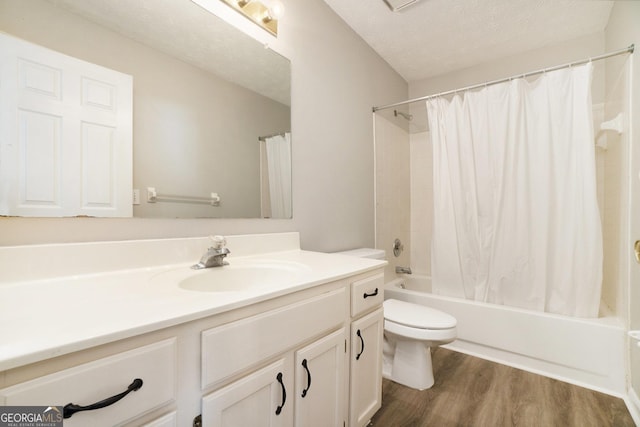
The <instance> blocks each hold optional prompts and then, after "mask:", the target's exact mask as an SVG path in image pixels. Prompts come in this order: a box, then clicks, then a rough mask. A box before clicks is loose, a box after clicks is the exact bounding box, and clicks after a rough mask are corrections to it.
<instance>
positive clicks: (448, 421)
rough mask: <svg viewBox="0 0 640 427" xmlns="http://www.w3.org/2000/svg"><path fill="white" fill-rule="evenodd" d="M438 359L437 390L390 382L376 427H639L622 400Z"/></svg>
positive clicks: (444, 354) (444, 353)
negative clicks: (417, 388)
mask: <svg viewBox="0 0 640 427" xmlns="http://www.w3.org/2000/svg"><path fill="white" fill-rule="evenodd" d="M432 356H433V371H434V376H435V385H434V386H433V387H432V388H431V389H429V390H423V391H417V390H413V389H410V388H408V387H404V386H401V385H399V384H396V383H394V382H391V381H388V380H384V382H383V384H382V408H381V409H380V410H379V411H378V412H377V413H376V415H375V416H374V417H373V419H372V420H371V425H373V426H377V427H417V426H438V427H449V426H465V427H467V426H478V427H500V426H535V427H556V426H558V427H571V426H575V427H589V426H594V427H607V426H615V427H619V426H620V427H623V426H634V425H635V424H634V422H633V419H632V418H631V415H630V414H629V411H628V410H627V408H626V406H625V404H624V402H623V401H622V399H618V398H615V397H612V396H609V395H606V394H603V393H598V392H596V391H592V390H588V389H585V388H582V387H578V386H574V385H571V384H568V383H565V382H562V381H557V380H553V379H551V378H547V377H543V376H540V375H536V374H532V373H529V372H526V371H522V370H520V369H515V368H512V367H509V366H505V365H501V364H498V363H493V362H489V361H487V360H484V359H479V358H477V357H472V356H468V355H465V354H462V353H458V352H454V351H451V350H447V349H445V348H441V347H440V348H436V349H434V350H433V353H432Z"/></svg>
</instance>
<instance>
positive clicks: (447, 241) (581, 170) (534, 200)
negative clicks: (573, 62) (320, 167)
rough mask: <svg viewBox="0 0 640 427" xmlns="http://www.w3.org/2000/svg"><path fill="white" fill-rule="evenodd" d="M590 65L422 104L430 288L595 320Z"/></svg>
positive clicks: (597, 232) (597, 234) (596, 220)
mask: <svg viewBox="0 0 640 427" xmlns="http://www.w3.org/2000/svg"><path fill="white" fill-rule="evenodd" d="M591 74H592V65H591V63H588V64H586V65H584V66H578V67H572V68H566V69H562V70H558V71H553V72H547V73H545V74H543V75H542V76H541V77H539V78H538V79H537V80H536V81H534V82H528V81H526V80H525V79H514V80H511V81H509V82H506V83H502V84H496V85H492V86H487V87H485V88H484V89H482V90H480V91H477V92H467V93H465V94H464V96H462V97H461V96H458V95H456V96H454V97H453V99H452V100H451V101H447V100H446V99H443V98H434V99H430V100H428V101H427V112H428V115H429V127H430V130H431V138H432V144H433V155H434V170H433V178H434V224H433V225H434V227H433V239H432V266H431V267H432V278H433V291H434V293H438V294H441V295H448V296H455V297H461V298H467V299H474V300H478V301H484V302H491V303H497V304H504V305H509V306H515V307H521V308H526V309H533V310H539V311H546V312H552V313H558V314H564V315H570V316H577V317H597V315H598V309H599V304H600V289H601V282H602V233H601V224H600V214H599V211H598V204H597V199H596V177H595V152H594V133H593V122H592V118H591V115H592V111H591V108H592V107H591Z"/></svg>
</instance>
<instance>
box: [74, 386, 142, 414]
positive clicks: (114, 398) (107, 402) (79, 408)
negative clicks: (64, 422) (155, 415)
mask: <svg viewBox="0 0 640 427" xmlns="http://www.w3.org/2000/svg"><path fill="white" fill-rule="evenodd" d="M141 387H142V380H141V379H140V378H136V379H135V380H133V382H132V383H131V384H130V385H129V387H127V389H126V390H125V391H123V392H122V393H120V394H116V395H115V396H111V397H108V398H106V399H104V400H101V401H99V402H96V403H93V404H91V405H87V406H80V405H76V404H75V403H67V404H66V405H64V408H63V411H62V416H63V418H71V416H72V415H73V414H75V413H76V412H81V411H91V410H94V409H100V408H105V407H107V406H109V405H113V404H114V403H116V402H117V401H118V400H120V399H122V398H123V397H125V396H126V395H127V394H129V393H131V392H132V391H138V390H139V389H140V388H141Z"/></svg>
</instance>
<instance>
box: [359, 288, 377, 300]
mask: <svg viewBox="0 0 640 427" xmlns="http://www.w3.org/2000/svg"><path fill="white" fill-rule="evenodd" d="M376 295H378V288H376V290H375V291H373V292H371V293H370V294H368V293H366V292H365V293H364V296H363V297H362V298H366V297H375V296H376Z"/></svg>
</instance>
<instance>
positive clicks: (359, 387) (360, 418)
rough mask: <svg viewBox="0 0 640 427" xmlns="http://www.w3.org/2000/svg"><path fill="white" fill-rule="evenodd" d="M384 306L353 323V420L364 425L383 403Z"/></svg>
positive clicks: (351, 408) (351, 418)
mask: <svg viewBox="0 0 640 427" xmlns="http://www.w3.org/2000/svg"><path fill="white" fill-rule="evenodd" d="M383 328H384V317H383V314H382V307H381V308H379V309H378V310H376V311H374V312H373V313H370V314H368V315H366V316H364V317H362V318H360V319H358V320H356V321H354V322H353V323H352V324H351V393H350V394H351V396H350V403H351V407H350V411H349V412H350V423H349V425H350V426H352V427H359V426H364V425H366V423H367V422H368V421H369V420H370V419H371V417H372V416H373V414H375V413H376V411H377V410H378V409H380V407H381V406H382V334H383Z"/></svg>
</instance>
